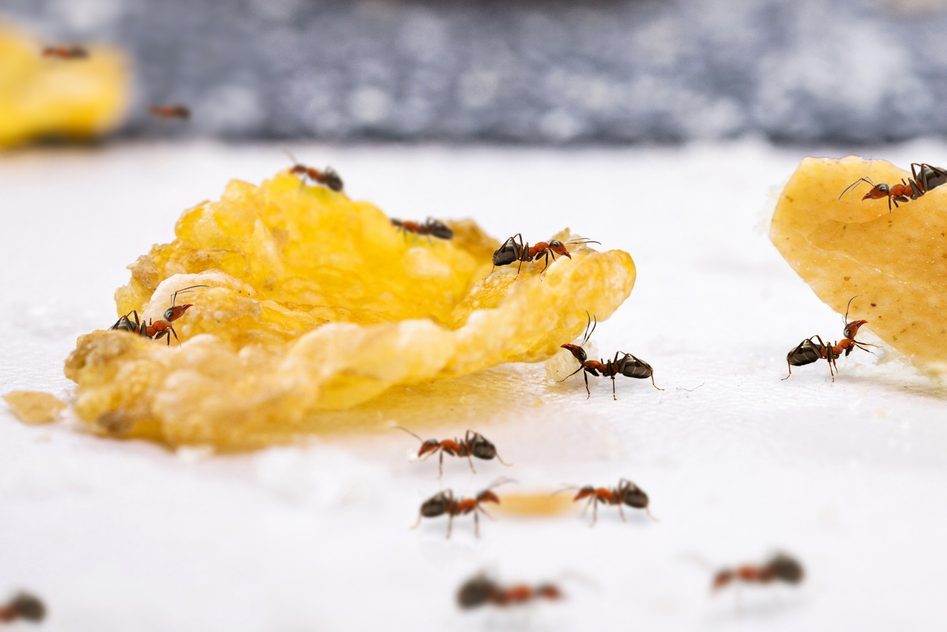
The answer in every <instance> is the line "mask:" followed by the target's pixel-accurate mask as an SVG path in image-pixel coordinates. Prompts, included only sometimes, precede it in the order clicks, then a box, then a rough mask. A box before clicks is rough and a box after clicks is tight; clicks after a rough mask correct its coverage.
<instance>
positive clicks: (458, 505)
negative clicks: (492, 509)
mask: <svg viewBox="0 0 947 632" xmlns="http://www.w3.org/2000/svg"><path fill="white" fill-rule="evenodd" d="M512 482H513V481H512V480H511V479H506V478H501V479H500V480H498V481H496V482H495V483H493V484H492V485H490V487H488V488H486V489H485V490H483V491H481V492H480V493H479V494H477V495H476V496H475V497H473V498H455V497H454V492H452V491H451V490H449V489H448V490H445V491H442V492H438V493H437V494H435V495H433V496H431V497H430V498H428V499H427V500H425V501H424V502H423V503H422V504H421V510H420V512H419V514H418V521H417V522H416V523H415V524H414V526H413V527H411V528H412V529H415V528H417V526H418V525H419V524H421V519H422V518H437V517H438V516H443V515H444V514H447V537H448V538H450V534H451V529H452V528H453V524H454V516H463V515H466V514H469V513H472V514H473V517H474V534H475V535H476V536H477V537H478V538H479V537H480V514H481V513H482V514H483V515H485V516H486V517H487V518H490V519H491V520H492V519H493V517H492V516H491V515H490V514H489V513H487V510H486V509H484V508H483V506H482V505H483V503H496V504H498V505H499V504H500V498H499V496H497V495H496V494H494V493H493V489H494V488H496V487H499V486H500V485H503V484H505V483H512Z"/></svg>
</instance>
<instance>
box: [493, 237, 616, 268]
mask: <svg viewBox="0 0 947 632" xmlns="http://www.w3.org/2000/svg"><path fill="white" fill-rule="evenodd" d="M587 244H601V242H598V241H594V240H592V239H586V238H584V237H580V238H577V239H570V240H569V241H566V242H565V243H563V242H561V241H559V240H558V239H552V240H550V241H548V242H546V241H538V242H536V244H534V245H532V246H530V245H529V243H528V242H527V243H525V244H524V243H523V234H522V233H516V234H515V235H513V236H512V237H509V238H507V240H506V241H504V242H503V244H502V245H501V246H500V247H499V248H497V249H496V250H495V251H494V253H493V267H494V268H496V267H497V266H506V265H509V264H511V263H513V262H514V261H519V266H518V267H517V268H516V275H517V276H519V273H520V271H521V270H522V269H523V262H524V261H525V262H530V261H539V259H540V257H542V258H544V260H545V265H544V266H543V269H542V272H545V271H546V268H548V267H549V259H550V257H552V260H553V261H555V260H556V255H560V256H564V257H568V258H569V259H571V258H572V255H571V254H570V253H569V250H568V248H566V246H571V245H583V246H584V245H587ZM542 272H541V273H540V274H542Z"/></svg>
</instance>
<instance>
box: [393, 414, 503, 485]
mask: <svg viewBox="0 0 947 632" xmlns="http://www.w3.org/2000/svg"><path fill="white" fill-rule="evenodd" d="M395 428H398V429H399V430H404V431H405V432H407V433H408V434H409V435H411V436H412V437H414V438H416V439H417V440H418V441H420V442H421V448H420V449H419V450H418V458H419V459H422V460H423V459H426V458H428V457H430V456H432V455H434V454H436V453H438V452H439V453H440V455H439V457H438V464H437V477H438V478H440V477H442V476H443V475H444V455H445V454H448V455H450V456H456V457H466V458H467V463H469V464H470V471H471V472H473V473H474V474H476V473H477V470H476V469H474V464H473V458H472V457H476V458H478V459H483V460H484V461H490V460H492V459H496V460H497V461H499V462H500V463H502V464H503V465H506V466H510V465H511V464H510V463H507V462H505V461H504V460H503V459H501V458H500V455H499V454H498V453H497V449H496V446H495V445H493V444H492V443H491V442H490V441H488V440H487V438H486V437H484V436H483V435H482V434H480V433H479V432H474V431H473V430H468V431H467V432H466V433H464V438H463V439H457V438H454V439H442V440H440V441H438V440H437V439H422V438H421V437H419V436H418V435H416V434H414V433H413V432H411V431H410V430H408V429H407V428H403V427H402V426H395Z"/></svg>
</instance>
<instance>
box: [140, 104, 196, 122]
mask: <svg viewBox="0 0 947 632" xmlns="http://www.w3.org/2000/svg"><path fill="white" fill-rule="evenodd" d="M148 113H149V114H151V115H152V116H154V117H157V118H163V119H181V120H184V121H186V120H188V119H189V118H191V110H190V108H188V107H187V106H186V105H180V104H175V105H152V106H150V107H149V108H148Z"/></svg>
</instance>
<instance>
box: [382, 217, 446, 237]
mask: <svg viewBox="0 0 947 632" xmlns="http://www.w3.org/2000/svg"><path fill="white" fill-rule="evenodd" d="M391 225H392V226H396V227H397V228H400V229H401V230H403V231H404V232H405V233H414V234H415V235H433V236H434V237H437V238H438V239H451V238H453V236H454V231H453V230H451V228H450V226H448V225H447V224H445V223H444V222H442V221H439V220H436V219H434V218H433V217H428V218H427V219H426V220H424V222H423V223H421V222H412V221H407V220H400V219H394V218H392V219H391Z"/></svg>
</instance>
